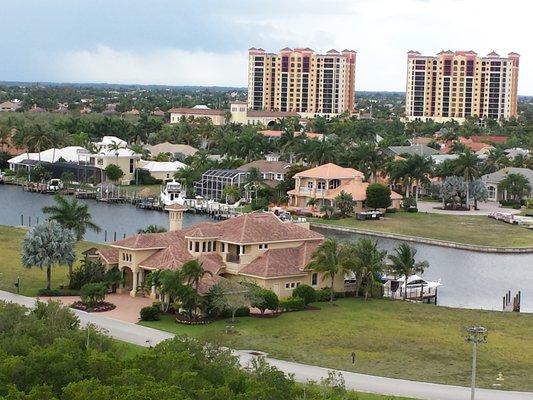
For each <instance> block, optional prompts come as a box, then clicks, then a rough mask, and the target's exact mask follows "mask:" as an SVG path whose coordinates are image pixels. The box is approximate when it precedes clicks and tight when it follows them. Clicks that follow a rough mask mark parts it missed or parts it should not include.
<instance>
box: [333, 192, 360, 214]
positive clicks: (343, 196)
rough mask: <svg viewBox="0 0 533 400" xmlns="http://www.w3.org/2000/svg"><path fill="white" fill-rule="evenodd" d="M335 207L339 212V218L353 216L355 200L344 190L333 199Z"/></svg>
mask: <svg viewBox="0 0 533 400" xmlns="http://www.w3.org/2000/svg"><path fill="white" fill-rule="evenodd" d="M334 201H335V206H336V207H337V209H338V210H339V212H340V214H341V217H343V218H344V217H348V216H350V215H352V214H353V209H354V207H355V200H354V199H353V197H352V195H351V194H350V193H346V192H345V191H344V190H343V191H342V192H340V194H339V195H338V196H337V197H335V200H334Z"/></svg>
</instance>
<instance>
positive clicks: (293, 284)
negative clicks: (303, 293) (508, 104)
mask: <svg viewBox="0 0 533 400" xmlns="http://www.w3.org/2000/svg"><path fill="white" fill-rule="evenodd" d="M298 286H300V282H287V283H286V284H285V289H294V288H295V287H298Z"/></svg>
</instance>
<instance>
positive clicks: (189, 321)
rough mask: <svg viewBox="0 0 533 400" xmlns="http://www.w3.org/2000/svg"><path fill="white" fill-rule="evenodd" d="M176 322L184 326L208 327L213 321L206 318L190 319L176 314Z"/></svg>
mask: <svg viewBox="0 0 533 400" xmlns="http://www.w3.org/2000/svg"><path fill="white" fill-rule="evenodd" d="M176 322H177V323H179V324H184V325H207V324H210V323H211V322H213V320H212V319H209V318H204V317H196V318H190V317H189V316H188V315H184V314H176Z"/></svg>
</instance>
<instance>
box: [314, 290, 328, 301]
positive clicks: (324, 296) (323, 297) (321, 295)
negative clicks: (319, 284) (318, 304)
mask: <svg viewBox="0 0 533 400" xmlns="http://www.w3.org/2000/svg"><path fill="white" fill-rule="evenodd" d="M330 298H331V288H323V289H320V290H317V292H316V300H317V301H329V299H330Z"/></svg>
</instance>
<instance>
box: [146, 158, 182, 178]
mask: <svg viewBox="0 0 533 400" xmlns="http://www.w3.org/2000/svg"><path fill="white" fill-rule="evenodd" d="M186 166H187V165H186V164H184V163H182V162H179V161H147V160H141V161H140V162H139V168H140V169H143V170H146V171H148V172H149V173H150V175H152V177H153V178H155V179H160V180H162V181H166V180H168V179H173V178H174V174H175V173H176V172H178V170H180V169H182V168H184V167H186Z"/></svg>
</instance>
